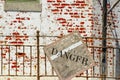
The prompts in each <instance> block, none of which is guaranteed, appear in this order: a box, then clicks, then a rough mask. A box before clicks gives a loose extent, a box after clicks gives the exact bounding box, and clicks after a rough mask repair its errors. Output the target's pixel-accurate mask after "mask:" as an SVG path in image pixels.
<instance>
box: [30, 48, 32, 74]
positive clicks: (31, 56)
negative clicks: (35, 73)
mask: <svg viewBox="0 0 120 80" xmlns="http://www.w3.org/2000/svg"><path fill="white" fill-rule="evenodd" d="M31 74H32V46H30V76H31Z"/></svg>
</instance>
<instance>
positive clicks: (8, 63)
mask: <svg viewBox="0 0 120 80" xmlns="http://www.w3.org/2000/svg"><path fill="white" fill-rule="evenodd" d="M33 37H35V38H36V40H35V41H36V44H34V45H18V44H17V45H7V44H5V45H4V44H2V45H0V76H18V77H19V76H21V77H27V76H28V77H36V78H37V80H41V78H44V77H45V78H46V77H53V78H54V77H55V78H57V77H58V76H57V74H56V73H55V72H54V68H53V67H52V66H51V65H50V63H49V61H48V59H47V57H46V54H45V53H44V51H43V47H44V46H45V45H46V44H47V43H46V44H41V41H40V40H41V38H44V40H46V38H49V39H50V38H61V37H58V36H41V35H40V34H39V31H38V32H37V35H36V36H33ZM83 40H84V42H85V43H86V46H87V47H88V49H89V51H90V53H91V55H92V57H93V59H94V60H95V62H96V64H97V65H96V66H94V67H91V68H90V69H89V70H86V71H85V72H84V73H81V74H79V75H77V76H76V78H79V79H80V78H84V79H86V80H90V79H91V80H94V79H95V80H100V79H101V78H102V76H101V58H102V53H101V50H102V46H97V45H95V44H94V41H95V40H99V41H100V42H101V40H102V38H96V37H83ZM107 40H116V39H114V38H107ZM117 40H120V39H117ZM51 42H52V41H51ZM118 49H120V48H119V47H115V46H114V47H113V46H107V64H106V65H107V73H108V74H107V75H106V80H109V79H112V80H120V78H119V77H116V74H117V73H116V63H117V62H116V56H117V54H119V53H117V50H118Z"/></svg>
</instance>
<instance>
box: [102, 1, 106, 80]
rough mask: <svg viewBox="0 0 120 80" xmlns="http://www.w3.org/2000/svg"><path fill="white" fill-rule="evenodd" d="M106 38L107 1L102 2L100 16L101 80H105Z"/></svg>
mask: <svg viewBox="0 0 120 80" xmlns="http://www.w3.org/2000/svg"><path fill="white" fill-rule="evenodd" d="M106 36H107V0H103V15H102V38H103V40H102V47H103V48H102V63H101V71H102V72H101V77H102V79H101V80H106V68H107V67H106V64H107V63H106V51H107V49H106Z"/></svg>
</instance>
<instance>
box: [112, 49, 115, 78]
mask: <svg viewBox="0 0 120 80" xmlns="http://www.w3.org/2000/svg"><path fill="white" fill-rule="evenodd" d="M112 51H113V60H112V61H113V70H112V72H113V77H114V71H115V70H114V68H115V67H114V60H115V57H114V48H113V49H112Z"/></svg>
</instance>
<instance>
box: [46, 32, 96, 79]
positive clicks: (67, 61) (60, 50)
mask: <svg viewBox="0 0 120 80" xmlns="http://www.w3.org/2000/svg"><path fill="white" fill-rule="evenodd" d="M44 51H45V53H46V55H47V57H48V59H49V60H50V62H51V64H52V66H53V67H54V69H55V71H56V73H57V74H58V76H59V78H60V80H70V79H71V78H72V77H74V76H76V75H77V74H80V73H82V72H83V71H85V70H87V69H88V68H90V67H92V66H93V65H94V61H93V59H92V57H91V55H90V53H89V51H88V49H87V47H86V45H85V44H84V43H83V41H82V38H81V36H80V34H79V33H78V32H74V33H72V34H69V35H67V36H65V37H63V38H62V39H60V40H58V41H56V42H54V43H52V44H50V45H47V46H46V47H45V48H44Z"/></svg>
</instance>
